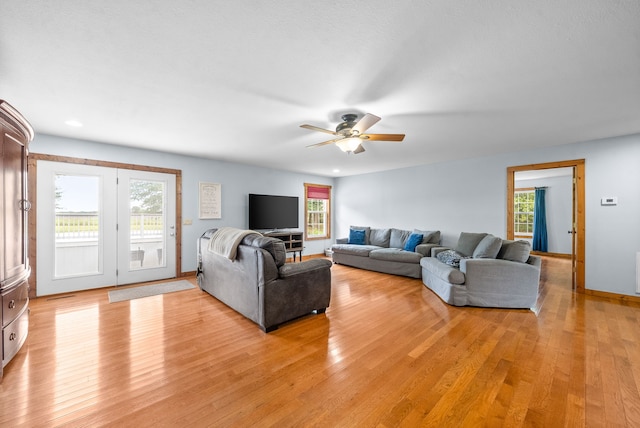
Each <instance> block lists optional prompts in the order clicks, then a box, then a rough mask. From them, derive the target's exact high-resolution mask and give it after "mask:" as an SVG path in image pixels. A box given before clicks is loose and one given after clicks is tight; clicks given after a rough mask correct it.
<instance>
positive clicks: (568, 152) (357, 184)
mask: <svg viewBox="0 0 640 428" xmlns="http://www.w3.org/2000/svg"><path fill="white" fill-rule="evenodd" d="M573 159H585V174H586V179H585V187H586V201H585V203H586V208H585V210H586V213H585V215H586V231H587V233H586V237H585V239H586V255H585V257H586V260H585V261H586V284H585V285H586V288H587V289H592V290H601V291H609V292H613V293H619V294H628V295H635V294H636V292H635V289H636V284H635V275H636V274H635V270H636V266H635V263H636V262H635V258H636V252H638V251H640V191H639V189H640V168H639V167H638V165H640V134H635V135H631V136H626V137H616V138H607V139H603V140H597V141H589V142H583V143H575V144H566V145H562V146H556V147H550V148H546V149H540V150H533V151H523V152H517V153H509V154H503V155H497V156H491V157H486V158H479V159H462V160H458V161H453V162H446V163H439V164H431V165H424V166H420V167H413V168H405V169H400V170H393V171H387V172H381V173H375V174H363V175H360V176H354V177H343V178H339V179H337V180H336V185H335V200H336V202H337V203H336V204H335V210H334V213H335V224H334V229H333V230H334V231H335V232H336V233H335V236H336V237H341V236H348V230H349V225H351V224H357V225H371V226H379V227H398V228H403V229H410V228H418V229H439V230H440V231H441V232H442V234H443V239H442V243H443V244H444V245H449V246H454V245H455V244H456V242H457V238H458V236H459V234H460V232H462V231H467V232H488V233H492V234H495V235H498V236H505V235H506V229H507V227H506V208H505V207H506V200H507V197H506V186H507V184H506V176H507V173H506V169H507V167H509V166H518V165H527V164H533V163H544V162H554V161H562V160H573ZM603 196H617V197H618V205H617V206H613V207H611V206H601V205H600V199H601V198H602V197H603Z"/></svg>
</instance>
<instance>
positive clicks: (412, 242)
mask: <svg viewBox="0 0 640 428" xmlns="http://www.w3.org/2000/svg"><path fill="white" fill-rule="evenodd" d="M421 243H422V234H418V233H412V234H411V235H409V238H408V239H407V242H406V243H405V244H404V250H405V251H411V252H413V251H415V250H416V247H417V246H418V244H421Z"/></svg>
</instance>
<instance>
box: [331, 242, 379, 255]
mask: <svg viewBox="0 0 640 428" xmlns="http://www.w3.org/2000/svg"><path fill="white" fill-rule="evenodd" d="M379 249H380V247H377V246H375V245H353V244H333V245H332V246H331V251H333V252H334V253H342V254H351V255H353V256H361V257H369V253H370V252H371V251H372V250H379Z"/></svg>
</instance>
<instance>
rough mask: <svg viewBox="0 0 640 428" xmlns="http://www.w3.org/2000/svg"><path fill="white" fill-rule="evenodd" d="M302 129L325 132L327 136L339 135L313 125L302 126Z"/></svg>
mask: <svg viewBox="0 0 640 428" xmlns="http://www.w3.org/2000/svg"><path fill="white" fill-rule="evenodd" d="M300 128H305V129H310V130H311V131H319V132H324V133H325V134H331V135H338V133H337V132H335V131H329V130H328V129H324V128H318V127H317V126H313V125H300Z"/></svg>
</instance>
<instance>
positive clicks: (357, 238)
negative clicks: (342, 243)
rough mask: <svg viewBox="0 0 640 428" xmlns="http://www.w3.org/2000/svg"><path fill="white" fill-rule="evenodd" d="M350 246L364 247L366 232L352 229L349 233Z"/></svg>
mask: <svg viewBox="0 0 640 428" xmlns="http://www.w3.org/2000/svg"><path fill="white" fill-rule="evenodd" d="M349 244H356V245H364V230H358V229H351V230H350V231H349Z"/></svg>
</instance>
